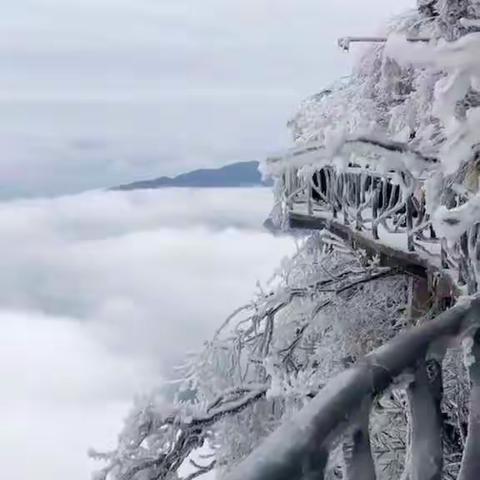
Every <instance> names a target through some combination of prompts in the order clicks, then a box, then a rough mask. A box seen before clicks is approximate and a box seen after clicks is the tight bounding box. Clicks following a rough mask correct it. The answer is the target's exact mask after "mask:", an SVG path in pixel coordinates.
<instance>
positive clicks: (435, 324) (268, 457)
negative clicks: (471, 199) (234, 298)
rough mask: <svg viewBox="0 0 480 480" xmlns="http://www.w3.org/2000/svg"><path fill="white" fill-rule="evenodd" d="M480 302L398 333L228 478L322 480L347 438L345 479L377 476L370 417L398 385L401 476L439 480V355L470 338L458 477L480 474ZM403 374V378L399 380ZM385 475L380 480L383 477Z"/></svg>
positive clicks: (468, 479) (462, 304)
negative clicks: (404, 449)
mask: <svg viewBox="0 0 480 480" xmlns="http://www.w3.org/2000/svg"><path fill="white" fill-rule="evenodd" d="M479 319H480V299H479V298H472V299H466V300H464V301H462V302H459V303H458V304H457V305H456V306H455V307H453V308H451V309H450V310H448V311H446V312H444V313H442V314H440V315H439V316H438V317H437V318H435V319H433V320H430V321H425V322H424V323H422V324H421V325H420V326H418V327H415V328H413V329H411V330H410V331H408V332H406V333H404V334H403V335H399V336H398V337H396V338H394V339H393V340H392V341H391V342H389V343H388V344H386V345H384V346H383V347H381V348H379V349H377V350H375V351H374V352H372V353H370V354H369V355H367V356H366V357H365V358H364V359H363V361H361V362H360V363H359V364H357V365H356V366H354V367H353V368H352V369H350V370H347V371H345V372H344V373H342V374H340V375H338V376H337V377H335V378H333V379H332V380H331V381H330V382H329V383H328V384H327V385H326V386H325V387H324V388H323V389H322V390H321V391H320V393H319V394H318V395H317V396H316V397H315V398H314V399H313V400H312V401H311V402H310V403H309V404H308V405H307V406H306V407H305V408H304V409H303V410H302V411H300V412H299V414H298V415H297V416H296V417H294V418H293V419H292V420H291V421H289V422H288V423H285V424H284V425H283V426H281V427H280V428H279V429H277V430H276V431H275V432H274V433H273V434H272V435H271V436H270V437H268V438H267V439H266V441H264V443H263V444H262V445H260V447H259V448H257V449H256V450H254V451H253V453H252V454H251V455H250V456H249V457H247V458H246V459H245V460H244V461H243V462H241V463H240V465H238V466H237V468H236V469H234V470H233V471H232V472H231V473H230V475H227V477H226V479H227V480H305V479H308V480H313V479H315V480H321V479H323V478H324V475H325V469H326V465H327V461H328V456H329V452H331V451H332V449H333V448H334V447H335V446H336V443H338V442H339V441H342V442H344V441H345V439H346V438H347V439H348V440H347V441H349V442H350V446H351V448H350V452H349V455H348V456H347V458H346V459H345V463H346V472H345V473H346V477H343V478H346V480H374V479H375V478H377V476H376V472H375V465H374V460H373V456H372V453H371V449H370V439H369V428H368V425H369V413H370V409H371V405H372V402H373V401H374V399H375V398H376V397H377V396H379V395H381V394H382V392H384V391H385V390H386V389H387V388H389V387H390V386H392V385H393V384H395V382H396V381H400V382H403V383H405V382H407V383H408V386H407V396H408V400H409V406H410V415H409V423H410V425H409V426H410V436H409V437H410V438H409V442H408V443H409V445H408V450H409V451H408V455H407V463H406V466H405V473H404V476H402V478H412V479H419V480H420V479H422V480H427V479H429V480H434V479H440V478H442V468H443V451H442V448H443V447H442V424H443V419H442V413H441V409H440V403H441V399H442V398H441V397H442V395H441V391H442V388H441V382H442V367H441V363H442V358H443V356H444V354H445V352H446V346H447V345H453V344H454V343H455V342H454V341H456V342H458V341H462V340H463V343H464V344H466V343H467V341H466V339H470V351H469V356H470V357H471V361H470V362H469V368H470V377H471V380H472V383H473V386H472V391H471V400H470V420H469V426H468V436H467V439H466V445H465V449H464V453H463V459H462V464H461V468H460V474H459V477H458V478H459V480H476V479H478V478H479V475H480V423H479V418H480V364H479V362H480V334H479V333H477V329H478V327H479V323H478V322H479ZM402 374H403V377H404V378H403V380H399V377H400V376H401V375H402ZM379 478H381V477H379Z"/></svg>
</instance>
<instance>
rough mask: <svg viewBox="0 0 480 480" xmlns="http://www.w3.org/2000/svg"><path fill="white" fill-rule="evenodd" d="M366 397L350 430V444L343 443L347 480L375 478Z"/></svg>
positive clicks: (368, 407) (373, 479)
mask: <svg viewBox="0 0 480 480" xmlns="http://www.w3.org/2000/svg"><path fill="white" fill-rule="evenodd" d="M371 404H372V403H371V399H367V400H366V401H365V402H364V403H363V405H362V406H361V408H360V411H359V413H358V420H357V423H356V424H355V426H354V427H353V428H352V432H351V444H350V445H348V444H346V445H344V457H345V467H346V479H347V480H375V479H376V475H375V464H374V462H373V458H372V451H371V447H370V432H369V420H370V408H371Z"/></svg>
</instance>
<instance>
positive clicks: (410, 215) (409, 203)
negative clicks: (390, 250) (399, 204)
mask: <svg viewBox="0 0 480 480" xmlns="http://www.w3.org/2000/svg"><path fill="white" fill-rule="evenodd" d="M405 215H406V217H407V218H406V222H407V244H408V251H409V252H413V251H415V244H414V241H413V233H412V230H413V202H412V197H411V196H408V198H407V200H406V213H405Z"/></svg>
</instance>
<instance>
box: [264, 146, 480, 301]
mask: <svg viewBox="0 0 480 480" xmlns="http://www.w3.org/2000/svg"><path fill="white" fill-rule="evenodd" d="M362 148H368V150H369V152H368V154H369V155H370V157H368V156H367V155H366V154H367V152H366V150H365V151H364V152H362ZM380 150H381V151H380ZM337 153H338V152H337ZM341 153H342V155H345V156H346V157H347V158H349V155H351V154H353V155H356V156H357V158H358V157H359V156H360V155H362V154H365V155H363V156H364V157H365V158H364V159H363V161H362V163H363V164H362V165H361V164H359V163H354V162H352V161H349V162H347V164H345V162H344V163H343V164H342V165H340V166H339V165H337V164H335V162H333V161H332V160H331V152H327V149H325V148H324V147H322V146H320V145H317V144H312V145H307V146H305V147H302V148H296V149H294V150H292V151H290V152H289V153H287V154H286V155H285V156H284V157H282V158H271V159H269V160H267V170H269V171H270V173H271V174H272V175H273V176H275V177H276V179H277V192H279V193H278V194H277V197H278V198H277V200H278V203H277V205H276V210H277V212H276V216H277V223H278V222H280V224H281V225H279V226H283V227H287V228H288V227H297V228H302V227H301V225H300V224H301V222H298V221H294V219H298V218H299V217H310V218H317V219H325V220H329V221H330V222H332V221H333V222H340V223H342V224H343V225H344V226H347V227H348V228H350V229H351V230H352V231H356V232H362V233H364V234H367V235H370V236H371V237H372V239H373V240H375V241H377V242H379V243H383V244H386V245H389V246H390V247H392V248H394V249H398V250H402V251H405V252H416V253H417V254H419V255H421V256H423V257H424V258H425V259H426V261H428V262H430V263H431V265H432V267H436V268H437V269H441V270H445V271H446V272H448V273H449V275H450V276H452V277H454V282H455V283H456V285H458V287H460V289H463V290H464V291H465V293H469V294H473V293H476V292H477V290H478V285H479V282H480V238H479V233H480V224H478V223H475V222H471V225H468V226H467V228H466V232H465V233H463V234H462V235H461V236H460V238H459V239H458V240H456V241H447V238H445V237H444V236H442V235H439V234H438V233H437V232H436V230H435V225H434V222H433V221H432V218H431V215H430V213H429V212H431V211H432V207H431V205H429V204H428V202H427V194H426V189H425V176H426V175H425V174H428V173H431V172H433V171H434V170H435V168H436V167H437V166H438V163H437V161H436V159H435V158H432V157H429V156H425V155H423V154H422V153H420V152H417V151H414V150H409V149H408V147H407V146H405V145H402V144H397V143H389V142H385V141H378V140H372V139H369V138H364V137H363V138H355V139H347V140H345V141H344V143H343V146H342V149H341ZM379 156H380V157H381V158H382V160H381V161H380V160H378V157H379ZM386 165H388V166H389V167H386ZM447 190H448V189H446V190H445V191H444V192H443V193H444V195H443V196H444V197H445V198H447V199H448V203H449V205H448V207H449V209H451V208H454V207H460V206H461V205H462V203H464V201H465V200H464V198H463V196H462V194H461V192H460V193H458V192H456V191H453V190H451V191H447ZM442 221H443V223H444V224H445V225H446V226H447V227H452V228H454V227H455V222H457V221H458V220H457V218H456V217H455V216H454V217H453V218H449V217H448V216H447V217H446V218H445V219H443V220H442ZM294 223H295V225H293V224H294ZM303 228H309V227H308V226H305V227H303Z"/></svg>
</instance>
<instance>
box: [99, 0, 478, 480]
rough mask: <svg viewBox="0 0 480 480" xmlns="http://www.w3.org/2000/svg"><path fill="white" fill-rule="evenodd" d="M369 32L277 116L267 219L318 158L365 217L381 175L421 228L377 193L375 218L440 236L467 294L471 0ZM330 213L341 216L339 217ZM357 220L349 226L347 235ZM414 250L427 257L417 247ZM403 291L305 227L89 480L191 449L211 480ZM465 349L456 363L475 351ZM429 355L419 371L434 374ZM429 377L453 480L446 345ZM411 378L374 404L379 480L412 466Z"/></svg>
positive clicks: (450, 367)
mask: <svg viewBox="0 0 480 480" xmlns="http://www.w3.org/2000/svg"><path fill="white" fill-rule="evenodd" d="M385 36H386V37H388V39H387V41H386V42H384V43H382V42H376V43H375V44H373V46H368V47H366V48H365V50H364V51H363V53H362V55H361V56H360V58H359V60H358V62H357V65H356V66H355V68H354V70H353V72H352V74H351V75H350V76H348V77H345V78H343V79H341V80H339V81H338V82H336V83H335V84H333V85H332V86H330V87H329V88H326V89H324V90H323V91H321V93H319V94H317V95H315V96H313V97H311V98H309V99H307V100H306V101H305V102H304V103H303V104H302V105H301V108H300V110H299V112H298V113H297V115H295V117H294V118H293V119H292V120H291V121H290V122H289V127H290V128H291V130H292V133H293V138H294V142H295V147H294V149H293V150H292V151H290V152H288V153H287V154H286V155H285V157H284V158H277V159H271V160H270V161H269V162H266V164H265V165H264V167H263V168H264V169H265V171H267V172H269V173H270V174H271V175H273V176H274V177H275V178H276V183H275V187H274V191H275V195H276V204H275V208H274V212H273V217H274V223H276V224H280V223H282V222H283V220H285V218H284V217H285V216H286V214H288V213H289V209H290V208H292V199H291V197H292V194H293V193H295V192H292V190H293V191H294V190H296V189H297V190H298V189H299V187H300V189H302V184H303V187H305V185H307V183H308V182H311V181H312V178H313V175H314V174H315V172H318V171H319V170H320V169H323V168H325V167H328V168H329V169H330V171H334V172H335V174H338V175H339V177H337V179H338V178H340V175H341V174H342V172H345V171H346V170H347V169H349V168H357V169H358V170H359V171H360V172H361V173H360V176H358V177H354V175H356V173H353V174H352V173H351V170H350V171H349V172H348V174H349V175H350V174H352V175H353V176H352V177H351V178H354V179H355V178H356V179H358V178H360V181H361V182H363V183H364V186H365V188H364V191H363V197H362V198H360V196H359V198H358V202H359V203H361V202H363V204H362V205H363V206H362V208H363V210H366V211H367V212H368V213H369V214H370V216H371V217H373V212H370V210H372V209H373V207H372V205H373V203H372V198H373V195H374V194H375V193H374V187H375V188H376V187H378V185H380V183H379V182H380V181H383V180H378V178H380V179H381V177H382V175H384V176H387V175H388V179H389V180H388V181H389V182H390V186H392V185H394V186H397V185H398V186H399V187H400V193H399V199H400V200H401V198H402V196H403V198H404V199H405V198H410V199H412V198H413V200H414V201H415V202H416V203H415V205H417V207H416V208H417V211H416V213H417V218H418V220H419V222H420V223H421V224H420V225H419V226H417V230H416V231H415V232H414V233H411V231H412V225H409V224H408V211H407V207H408V208H411V204H408V203H406V202H404V203H402V202H400V201H399V200H398V199H397V203H398V204H399V205H396V204H395V202H392V205H391V207H392V208H391V209H390V212H393V213H392V215H394V216H395V222H394V224H393V226H392V225H391V224H390V225H387V223H385V222H384V227H385V230H388V233H389V234H393V233H398V232H406V231H409V233H411V235H415V234H419V232H420V233H421V232H422V231H423V230H425V229H426V228H430V229H431V231H430V236H429V237H428V238H426V240H428V241H430V244H431V245H434V244H435V242H438V241H439V237H440V238H441V241H442V249H443V248H444V245H443V242H445V243H446V244H448V246H449V250H445V251H446V254H445V255H446V258H442V261H444V262H445V263H447V266H451V267H452V266H453V268H457V267H458V266H459V265H460V267H462V275H460V277H461V280H462V282H463V283H462V285H461V286H463V285H464V284H465V283H468V286H469V290H470V291H469V293H475V292H476V291H477V290H478V285H479V280H480V241H478V235H479V233H480V231H479V228H478V225H479V224H480V194H479V182H480V180H479V179H480V167H479V164H480V163H479V162H480V57H479V52H480V3H479V2H478V1H474V0H418V8H417V9H415V10H414V11H412V12H409V13H408V14H406V15H404V16H402V17H399V18H396V19H394V20H393V21H391V22H390V24H389V25H387V27H386V28H385ZM415 38H417V39H418V38H423V39H425V38H429V39H431V40H430V41H429V42H424V41H422V42H414V41H412V39H415ZM365 171H367V172H368V174H367V175H370V177H368V178H367V176H365ZM362 172H363V174H364V177H362V176H361V175H362ZM371 172H375V175H376V176H372V174H371ZM332 178H333V175H332ZM345 178H346V179H347V180H348V177H342V178H340V181H339V182H337V183H338V185H340V186H341V189H343V190H342V195H343V196H341V195H337V197H336V199H334V200H332V199H331V198H330V199H327V200H328V201H330V203H331V205H333V210H335V209H337V211H342V209H341V208H337V207H339V206H338V205H337V204H338V202H339V199H340V201H345V202H348V201H349V199H350V197H351V196H352V195H351V193H352V191H354V190H353V189H352V188H350V187H349V186H348V182H347V180H345ZM351 178H350V180H351ZM355 181H356V180H355ZM342 182H343V183H342ZM352 182H353V181H352ZM375 182H377V183H375ZM345 185H347V187H348V188H347V187H345ZM383 185H384V187H385V188H386V186H387V184H386V183H383ZM319 186H320V185H319V184H317V187H319ZM310 187H311V185H310V183H308V188H310ZM325 188H326V187H325ZM349 188H350V190H349ZM303 189H304V190H305V191H306V190H307V189H305V188H303ZM357 191H358V190H357ZM357 191H356V192H357ZM384 192H385V190H384ZM321 193H322V192H320V194H321ZM323 193H325V192H323ZM307 194H310V193H307ZM319 196H321V195H319ZM309 200H311V199H309ZM309 200H308V201H306V200H305V199H303V203H304V204H307V203H308V202H309ZM384 200H385V197H384ZM328 201H326V202H325V203H327V204H328ZM320 203H321V202H320ZM331 205H330V206H331ZM310 207H311V205H310ZM344 207H345V208H344V209H343V213H344V214H345V215H346V217H347V216H348V215H347V214H346V213H345V210H347V207H346V206H344ZM384 208H385V209H386V210H388V208H387V206H386V205H385V204H384ZM369 209H370V210H369ZM337 211H334V212H333V213H332V216H333V215H334V214H335V215H336V213H337ZM355 213H356V214H358V211H357V212H355ZM329 219H330V217H329ZM346 220H347V221H346V224H347V225H351V223H349V221H351V218H350V219H348V218H346ZM369 221H370V222H371V223H370V224H371V225H372V226H373V224H374V222H373V221H372V219H371V218H370V220H369ZM283 223H285V222H283ZM367 223H368V222H367ZM364 225H365V224H361V222H360V221H359V222H358V224H357V231H362V228H363V227H364ZM377 227H378V225H377ZM352 228H353V227H352ZM364 230H365V229H364ZM377 237H378V232H377ZM376 240H379V241H381V240H382V239H381V238H380V239H379V238H376ZM423 240H425V237H424V238H423ZM349 245H350V244H349ZM399 248H400V247H399ZM442 252H443V250H442ZM426 253H432V255H434V254H435V253H437V252H436V251H434V247H432V249H431V251H430V252H428V251H427V252H426ZM442 267H443V265H442ZM460 267H459V269H460ZM459 283H460V282H459ZM412 285H413V284H412V281H411V279H409V278H408V277H407V276H406V275H405V274H404V273H402V272H399V271H397V270H392V269H391V268H387V267H385V266H382V264H381V263H380V262H379V260H378V259H377V258H375V257H373V258H372V256H371V255H367V254H366V253H365V252H363V251H362V250H359V249H354V248H353V247H351V246H348V245H347V244H346V243H345V242H344V241H342V240H340V239H339V238H337V237H336V236H335V235H334V234H333V233H331V232H328V231H327V230H325V231H323V232H322V233H319V234H312V235H310V236H308V237H306V239H305V240H303V241H302V242H300V244H299V248H298V251H297V253H296V254H295V255H294V256H293V257H292V258H290V259H286V260H285V261H284V263H283V264H282V265H281V266H280V268H279V269H278V271H277V272H276V273H275V275H274V277H273V278H272V280H271V282H270V283H269V284H268V285H266V286H263V287H261V286H259V287H258V292H257V295H256V296H255V298H254V299H253V300H252V301H251V302H250V303H248V304H246V305H244V306H243V307H241V308H238V309H237V310H235V311H234V312H233V314H232V315H231V316H230V317H229V318H228V319H226V321H225V322H224V324H223V325H221V326H220V328H219V329H218V331H217V332H216V334H215V336H214V337H213V338H212V339H211V340H210V341H208V342H207V343H206V344H205V345H204V348H203V349H202V350H201V351H200V352H198V353H197V354H195V355H193V356H192V357H191V358H189V359H187V361H186V363H185V365H184V366H183V367H182V369H181V370H180V380H181V381H180V384H181V387H182V388H181V391H180V393H179V394H178V396H177V398H176V399H175V401H174V402H172V404H166V403H165V402H164V401H162V400H161V399H160V398H161V397H159V396H158V395H153V396H152V397H151V398H148V399H144V400H142V401H140V402H138V403H137V405H136V406H135V407H134V408H133V410H132V413H131V415H130V417H129V419H128V420H127V422H126V423H125V426H124V429H123V431H122V433H121V434H120V437H119V443H118V447H117V449H116V450H115V451H113V452H110V453H107V454H98V453H92V455H93V456H96V457H97V458H98V459H99V460H102V461H103V462H105V464H106V467H105V468H104V469H103V470H102V471H101V472H99V473H98V479H101V480H106V479H107V480H120V479H121V480H154V479H176V478H178V471H179V469H180V467H181V466H182V465H184V464H185V462H188V461H191V455H192V452H194V451H195V450H197V449H198V448H200V447H202V446H205V445H208V448H209V449H210V450H211V451H212V453H213V457H211V458H209V459H204V462H203V463H201V464H199V463H198V462H193V463H192V469H193V473H192V474H191V475H190V477H189V478H194V477H196V476H199V475H201V474H203V473H205V472H207V471H209V470H211V469H213V468H215V471H216V473H217V476H218V477H219V478H222V477H223V476H224V475H226V473H227V472H229V471H230V470H231V469H232V467H233V466H235V465H236V464H237V463H238V462H240V461H241V460H242V459H243V458H245V457H246V456H247V455H248V454H249V453H250V452H252V451H253V450H254V449H255V448H256V447H257V446H258V445H259V444H260V443H261V441H262V440H263V439H264V438H265V437H266V436H267V435H268V434H269V433H270V432H272V431H273V430H275V429H276V428H277V427H278V426H279V425H280V423H282V422H284V421H285V420H286V419H289V418H291V417H292V416H293V415H294V414H295V413H296V412H297V411H298V410H299V409H301V408H302V407H303V406H305V405H306V404H308V403H309V402H310V400H311V399H312V398H313V397H314V396H315V395H316V394H317V393H318V392H319V391H321V390H322V388H323V387H324V385H325V384H326V383H327V382H328V381H329V380H330V379H331V378H332V377H334V376H335V375H337V374H339V373H340V372H342V371H343V370H345V369H347V368H349V367H350V366H351V365H352V364H354V363H355V362H356V361H357V360H358V359H360V358H363V357H364V356H365V355H366V354H368V353H369V352H371V351H372V350H373V349H375V348H377V347H379V346H380V345H383V344H384V343H385V342H387V341H389V340H390V339H392V338H393V337H395V336H396V335H397V334H398V333H399V332H400V330H402V329H403V328H405V327H409V326H411V325H412V323H414V322H415V319H412V318H411V315H410V313H411V311H410V307H411V305H409V302H410V301H411V299H412V294H413V293H414V292H412V290H411V287H412ZM434 303H435V302H433V304H434ZM437 313H438V312H437ZM474 351H475V352H476V350H475V349H474ZM476 353H478V352H476ZM469 358H470V362H471V364H469V365H467V366H468V367H470V373H471V372H472V371H473V370H472V367H473V368H474V367H475V365H476V363H475V359H476V358H477V357H475V356H474V357H469ZM472 358H473V360H472ZM430 360H431V359H430ZM434 360H439V361H440V359H434ZM435 365H436V364H435V361H432V362H430V363H428V365H427V366H428V367H430V368H432V369H433V370H435V368H437V367H435ZM422 372H423V377H422V378H423V382H424V383H423V384H420V383H421V382H419V386H418V385H417V386H418V389H417V391H416V392H417V400H420V401H419V402H418V403H419V411H421V409H422V408H425V405H427V404H428V402H422V400H425V398H426V397H424V398H422V395H421V394H420V395H419V394H418V392H419V391H420V389H421V388H424V387H425V383H428V381H430V380H432V378H433V377H434V376H435V371H434V372H433V373H432V372H431V371H429V370H428V369H427V371H425V370H422ZM443 372H445V373H444V377H443V383H442V379H440V381H439V382H437V383H438V384H439V385H440V388H441V389H442V390H443V396H442V400H441V412H439V415H440V416H441V422H442V435H443V438H442V441H443V453H444V457H445V462H444V478H447V479H454V478H457V475H458V474H459V469H460V457H461V453H462V452H463V451H464V450H465V449H467V447H466V446H467V445H468V441H467V438H466V435H467V433H466V431H467V428H466V426H467V422H468V414H469V411H468V396H469V392H470V382H469V377H468V372H467V369H466V367H465V365H464V363H463V355H462V353H461V350H460V349H456V350H453V351H452V350H450V351H449V353H448V354H447V356H446V357H445V358H444V359H443ZM477 373H478V372H477ZM415 375H418V371H416V372H414V373H412V372H408V375H405V376H404V377H403V378H402V379H400V380H399V381H398V382H397V384H396V386H395V388H392V389H390V390H389V391H388V392H387V393H386V394H385V395H384V396H383V397H382V398H377V399H374V403H373V406H372V410H371V415H370V436H371V441H372V453H373V457H374V460H375V463H376V468H377V472H378V473H379V477H378V478H380V480H390V479H392V480H393V479H397V478H399V477H400V474H401V472H402V471H403V465H404V464H405V463H407V465H408V464H409V462H411V461H412V459H411V458H410V456H411V453H412V450H411V449H410V450H409V445H408V444H409V442H412V441H415V435H414V434H413V433H412V431H409V430H408V429H407V420H408V416H409V414H412V411H413V409H411V411H410V410H409V408H407V404H408V402H409V401H410V403H413V400H412V399H413V398H414V397H415V395H414V394H412V392H414V389H412V388H410V385H411V384H414V383H415V381H416V380H417V381H418V378H417V377H416V376H415ZM477 380H478V379H477ZM437 386H438V385H437ZM182 391H183V392H187V393H188V395H185V394H184V393H182ZM423 391H425V390H422V392H423ZM478 391H479V392H480V389H478ZM478 397H479V398H478V402H479V403H480V393H479V394H478ZM410 406H411V405H410ZM479 408H480V407H479ZM472 411H473V413H475V410H474V409H472ZM409 412H410V413H409ZM434 428H435V425H434V426H433V429H432V431H433V430H434ZM412 439H413V440H412ZM343 440H345V441H344V442H342V441H341V442H339V443H338V447H337V448H336V449H334V451H333V452H332V453H331V455H330V460H329V468H328V472H327V478H331V479H334V478H343V477H342V473H341V472H342V469H341V468H340V467H341V465H342V463H343V462H344V460H345V458H347V459H348V452H346V449H347V450H348V448H346V447H348V445H347V444H348V439H347V438H345V439H343ZM472 444H473V442H470V445H472ZM441 449H442V445H440V446H439V450H441ZM427 450H428V448H427ZM470 451H471V452H473V453H472V457H474V449H473V448H470ZM433 463H434V462H433ZM433 463H432V464H433ZM408 475H410V473H408V469H407V477H405V478H410V477H409V476H408ZM412 478H413V477H412ZM432 478H438V477H432Z"/></svg>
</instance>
